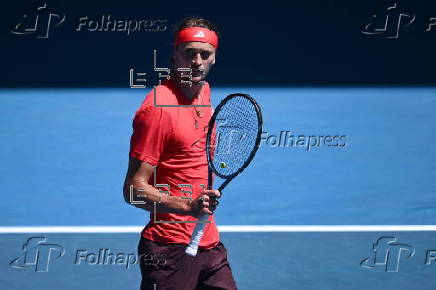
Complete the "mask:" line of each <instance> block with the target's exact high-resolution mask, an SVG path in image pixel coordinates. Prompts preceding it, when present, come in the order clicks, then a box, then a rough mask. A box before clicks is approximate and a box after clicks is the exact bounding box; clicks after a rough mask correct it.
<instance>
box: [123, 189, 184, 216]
mask: <svg viewBox="0 0 436 290" xmlns="http://www.w3.org/2000/svg"><path fill="white" fill-rule="evenodd" d="M126 191H127V192H126ZM124 195H125V197H126V201H127V202H128V203H130V204H131V205H133V206H135V207H138V208H142V209H145V210H147V211H153V210H154V203H156V211H157V213H177V214H189V212H190V206H189V200H187V199H182V198H180V197H177V196H171V195H168V194H165V193H161V192H160V191H159V190H158V189H157V188H155V187H153V186H152V185H150V184H148V183H146V182H133V183H132V184H129V185H128V188H125V190H124Z"/></svg>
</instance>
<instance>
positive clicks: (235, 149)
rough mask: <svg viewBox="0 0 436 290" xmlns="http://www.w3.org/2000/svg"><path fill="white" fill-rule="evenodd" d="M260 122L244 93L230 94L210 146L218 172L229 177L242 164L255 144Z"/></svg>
mask: <svg viewBox="0 0 436 290" xmlns="http://www.w3.org/2000/svg"><path fill="white" fill-rule="evenodd" d="M259 123H260V120H259V118H258V115H257V112H256V108H255V106H254V105H253V103H252V102H251V101H250V100H248V99H247V98H245V97H243V96H236V97H233V98H232V99H230V100H229V101H228V102H227V103H225V104H224V105H223V106H222V107H221V109H220V110H219V112H218V113H217V116H216V121H215V134H212V135H211V140H210V146H211V148H210V149H209V153H210V158H211V160H213V165H214V167H215V170H216V171H217V172H218V173H219V174H221V175H223V176H230V175H232V174H234V173H236V172H237V171H238V170H239V169H240V168H241V167H243V166H244V164H245V163H246V162H247V160H248V159H249V157H250V155H251V154H252V152H253V149H254V148H255V146H256V139H257V137H258V131H259Z"/></svg>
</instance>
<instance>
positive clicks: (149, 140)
mask: <svg viewBox="0 0 436 290" xmlns="http://www.w3.org/2000/svg"><path fill="white" fill-rule="evenodd" d="M200 102H201V103H200ZM155 104H156V105H157V106H155ZM193 104H195V105H199V104H202V105H210V88H209V84H208V83H207V82H205V84H204V85H203V86H202V89H201V92H200V95H199V97H198V98H197V99H196V100H194V101H193V103H190V102H188V101H187V100H186V99H185V97H184V95H183V93H182V92H181V91H180V89H179V88H177V87H176V85H175V84H174V82H173V80H171V79H170V80H165V81H163V82H162V84H161V85H159V86H157V87H156V100H155V95H154V90H152V91H151V92H150V93H148V94H147V96H146V98H145V100H144V102H143V103H142V105H141V107H140V108H139V109H138V111H137V112H136V114H135V119H134V120H133V134H132V137H131V140H130V156H131V157H133V158H136V159H139V160H141V161H144V162H147V163H149V164H151V165H152V166H156V168H155V174H153V176H152V177H151V178H150V180H149V183H150V184H152V185H154V186H155V187H157V188H158V189H160V190H161V191H169V192H170V194H171V195H174V196H180V197H183V198H192V199H194V198H196V197H198V196H199V194H200V192H201V191H202V186H203V187H204V188H205V187H206V186H207V171H208V168H207V158H206V152H205V147H206V134H207V127H208V123H209V120H210V118H211V116H212V108H211V107H196V108H194V107H180V106H178V105H193ZM159 105H164V107H159ZM165 105H170V106H167V107H165ZM196 109H197V111H199V112H198V113H197V111H196ZM158 185H160V186H158ZM164 185H166V186H164ZM155 221H161V222H155ZM165 221H167V222H165ZM180 221H196V218H194V217H192V216H189V215H178V214H167V213H160V214H159V213H157V214H156V219H155V217H154V214H153V213H151V214H150V222H149V223H148V224H147V225H146V226H145V228H144V230H143V231H142V235H143V236H144V237H145V238H147V239H150V240H153V241H155V242H161V243H181V244H188V243H189V241H190V239H191V235H192V232H193V231H194V228H195V225H196V224H195V223H171V222H180ZM209 221H211V223H208V224H206V227H205V232H204V235H203V238H202V240H201V242H200V247H202V248H206V249H210V248H213V247H215V246H216V245H217V244H218V242H219V233H218V229H217V227H216V224H215V219H214V217H213V215H212V216H210V217H209Z"/></svg>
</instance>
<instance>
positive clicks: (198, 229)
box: [185, 214, 209, 257]
mask: <svg viewBox="0 0 436 290" xmlns="http://www.w3.org/2000/svg"><path fill="white" fill-rule="evenodd" d="M208 219H209V215H208V214H205V215H202V216H200V217H199V219H198V223H197V224H196V225H195V229H194V232H193V233H192V237H191V241H190V242H189V245H188V247H187V248H186V250H185V253H186V254H187V255H189V256H192V257H195V256H197V251H198V245H199V244H200V241H201V238H202V237H203V234H204V227H205V226H206V222H207V220H208Z"/></svg>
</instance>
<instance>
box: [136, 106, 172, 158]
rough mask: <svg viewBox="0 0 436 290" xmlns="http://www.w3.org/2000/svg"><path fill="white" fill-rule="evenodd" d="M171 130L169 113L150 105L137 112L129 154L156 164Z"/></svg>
mask: <svg viewBox="0 0 436 290" xmlns="http://www.w3.org/2000/svg"><path fill="white" fill-rule="evenodd" d="M171 132H172V122H171V118H170V116H169V114H168V113H167V112H164V111H163V110H162V108H159V107H158V108H156V107H154V106H150V107H147V108H145V109H144V110H142V111H141V112H139V113H137V114H136V116H135V118H134V120H133V134H132V137H131V138H130V152H129V155H130V156H131V157H133V158H136V159H139V160H141V161H144V162H147V163H149V164H150V165H152V166H156V165H157V163H158V161H159V158H160V157H161V155H162V153H163V152H164V149H165V145H166V144H167V143H168V141H169V139H170V136H171Z"/></svg>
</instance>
